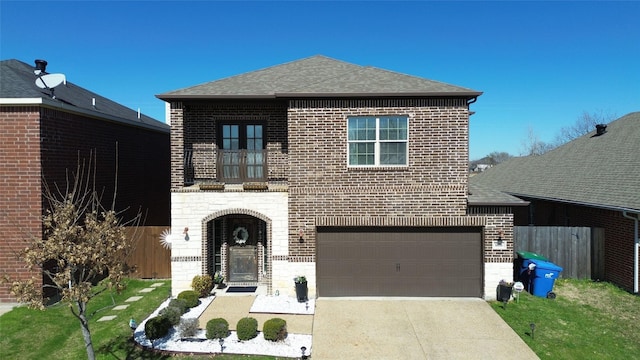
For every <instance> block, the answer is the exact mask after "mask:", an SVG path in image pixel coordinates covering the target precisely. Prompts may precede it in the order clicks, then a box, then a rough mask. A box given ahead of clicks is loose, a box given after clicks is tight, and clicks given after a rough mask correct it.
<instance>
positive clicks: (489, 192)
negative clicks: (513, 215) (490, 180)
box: [468, 183, 529, 206]
mask: <svg viewBox="0 0 640 360" xmlns="http://www.w3.org/2000/svg"><path fill="white" fill-rule="evenodd" d="M468 203H469V205H472V206H526V205H529V202H528V201H524V200H522V199H520V198H517V197H515V196H511V195H509V194H506V193H504V192H502V191H499V190H496V189H492V188H489V187H486V186H483V185H480V184H474V183H470V184H469V197H468Z"/></svg>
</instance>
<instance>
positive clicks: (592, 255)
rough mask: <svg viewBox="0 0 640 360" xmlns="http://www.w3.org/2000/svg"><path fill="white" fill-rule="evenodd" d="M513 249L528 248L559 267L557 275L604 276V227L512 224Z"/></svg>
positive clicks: (521, 249) (580, 277)
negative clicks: (560, 270) (560, 271)
mask: <svg viewBox="0 0 640 360" xmlns="http://www.w3.org/2000/svg"><path fill="white" fill-rule="evenodd" d="M513 237H514V242H515V251H516V252H518V251H531V252H535V253H538V254H540V255H543V256H545V257H546V258H548V259H549V260H550V261H551V262H552V263H554V264H556V265H558V266H560V267H562V269H563V270H562V273H561V274H560V277H564V278H574V279H594V280H596V279H604V229H602V228H588V227H563V226H514V227H513Z"/></svg>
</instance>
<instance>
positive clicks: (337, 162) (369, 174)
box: [288, 99, 469, 257]
mask: <svg viewBox="0 0 640 360" xmlns="http://www.w3.org/2000/svg"><path fill="white" fill-rule="evenodd" d="M361 115H368V116H377V115H405V116H408V117H409V165H408V166H406V167H384V168H353V167H348V166H347V144H346V138H347V118H348V117H349V116H361ZM468 117H469V113H468V108H467V106H466V102H465V101H464V100H462V99H459V100H446V101H445V100H442V99H397V100H393V99H377V100H293V101H291V103H290V106H289V111H288V118H289V142H290V154H289V160H290V166H289V219H290V221H289V233H290V238H289V253H290V256H294V257H295V256H313V255H314V254H315V233H314V232H313V231H312V230H313V229H315V227H316V224H315V223H314V222H315V221H316V220H315V219H316V218H318V217H326V216H342V217H351V218H352V219H353V226H367V225H368V224H369V223H370V221H371V218H379V217H380V218H389V217H393V218H395V217H401V218H402V217H407V218H420V217H451V218H454V217H460V216H465V215H466V199H467V170H466V169H467V163H468ZM301 228H302V229H305V231H306V232H307V233H308V235H307V237H306V240H305V242H304V243H302V244H301V243H300V242H299V241H297V233H298V231H299V229H301Z"/></svg>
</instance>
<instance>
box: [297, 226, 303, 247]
mask: <svg viewBox="0 0 640 360" xmlns="http://www.w3.org/2000/svg"><path fill="white" fill-rule="evenodd" d="M298 241H300V243H301V244H302V243H303V242H304V230H303V229H300V230H298Z"/></svg>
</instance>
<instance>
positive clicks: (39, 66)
mask: <svg viewBox="0 0 640 360" xmlns="http://www.w3.org/2000/svg"><path fill="white" fill-rule="evenodd" d="M35 71H36V72H37V73H36V75H38V74H39V73H41V72H42V73H45V74H46V73H47V62H46V61H45V60H39V59H38V60H36V69H35Z"/></svg>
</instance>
